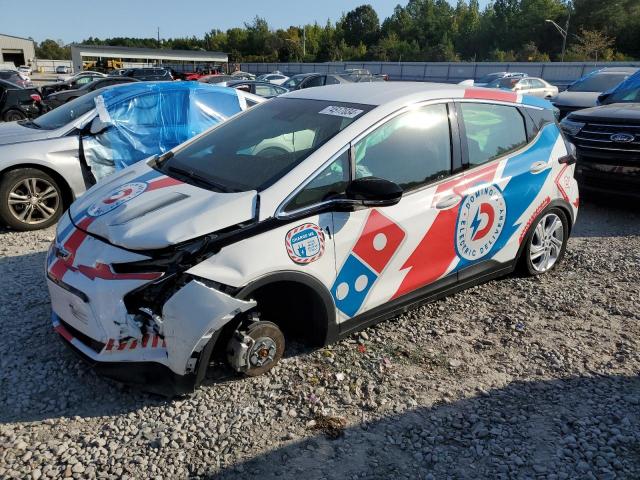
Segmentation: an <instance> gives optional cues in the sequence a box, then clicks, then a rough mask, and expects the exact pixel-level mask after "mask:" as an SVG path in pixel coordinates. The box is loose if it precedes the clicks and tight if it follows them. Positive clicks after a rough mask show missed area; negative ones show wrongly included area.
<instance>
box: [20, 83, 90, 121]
mask: <svg viewBox="0 0 640 480" xmlns="http://www.w3.org/2000/svg"><path fill="white" fill-rule="evenodd" d="M98 95H100V91H99V90H96V91H95V92H92V93H88V94H86V95H83V96H81V97H78V98H76V99H75V100H72V101H70V102H69V103H65V104H64V105H60V106H59V107H58V108H56V109H54V110H51V111H50V112H49V113H45V114H44V115H42V116H41V117H38V118H37V119H36V120H34V121H33V122H31V123H32V125H33V126H35V127H36V128H42V129H43V130H55V129H56V128H61V127H64V126H65V125H67V124H68V123H70V122H73V121H74V120H77V119H78V118H80V117H81V116H82V115H84V114H85V113H87V112H88V111H89V110H91V109H93V108H95V107H96V104H95V102H94V101H93V99H94V98H95V97H97V96H98Z"/></svg>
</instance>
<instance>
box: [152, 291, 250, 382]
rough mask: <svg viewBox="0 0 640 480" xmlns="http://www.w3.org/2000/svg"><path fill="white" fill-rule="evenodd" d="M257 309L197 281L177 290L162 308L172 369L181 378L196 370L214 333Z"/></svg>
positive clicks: (248, 302)
mask: <svg viewBox="0 0 640 480" xmlns="http://www.w3.org/2000/svg"><path fill="white" fill-rule="evenodd" d="M255 306H256V302H254V301H251V300H249V301H244V300H239V299H237V298H233V297H231V296H229V295H227V294H225V293H222V292H221V291H219V290H216V289H215V288H212V287H208V286H207V285H205V284H204V283H202V282H200V281H198V280H191V281H190V282H189V283H187V284H186V285H185V286H184V287H182V288H181V289H180V290H178V291H177V292H176V293H175V294H174V295H173V296H172V297H171V298H170V299H169V300H168V301H167V303H165V304H164V307H163V308H162V321H163V327H162V328H163V333H164V338H165V341H166V343H167V355H168V366H169V368H170V369H171V370H172V371H174V372H175V373H177V374H179V375H185V374H187V373H191V372H193V371H194V370H195V367H196V362H197V358H192V357H193V354H194V353H199V352H201V351H202V350H203V349H204V347H205V345H206V344H207V342H209V340H210V339H211V337H212V336H213V335H214V333H215V332H216V331H218V330H220V329H221V328H222V327H223V326H224V325H225V324H226V323H227V322H229V321H230V320H232V319H233V318H234V317H236V316H237V315H238V314H240V313H242V312H246V311H247V310H249V309H250V308H253V307H255Z"/></svg>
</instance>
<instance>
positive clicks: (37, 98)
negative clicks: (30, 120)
mask: <svg viewBox="0 0 640 480" xmlns="http://www.w3.org/2000/svg"><path fill="white" fill-rule="evenodd" d="M29 96H30V97H31V100H33V101H34V102H36V103H40V102H41V101H42V97H41V96H40V95H38V94H37V93H32V94H31V95H29Z"/></svg>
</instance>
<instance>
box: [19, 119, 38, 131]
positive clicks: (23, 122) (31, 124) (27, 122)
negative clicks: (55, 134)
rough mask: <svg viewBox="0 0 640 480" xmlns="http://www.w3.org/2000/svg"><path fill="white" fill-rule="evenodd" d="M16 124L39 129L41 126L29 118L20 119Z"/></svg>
mask: <svg viewBox="0 0 640 480" xmlns="http://www.w3.org/2000/svg"><path fill="white" fill-rule="evenodd" d="M18 124H19V125H22V126H23V127H27V128H37V129H41V128H42V127H41V126H40V125H38V124H37V123H36V122H33V121H31V120H21V121H19V122H18Z"/></svg>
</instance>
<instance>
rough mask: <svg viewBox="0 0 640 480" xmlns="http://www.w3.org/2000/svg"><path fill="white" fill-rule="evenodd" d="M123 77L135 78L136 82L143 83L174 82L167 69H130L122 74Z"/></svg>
mask: <svg viewBox="0 0 640 480" xmlns="http://www.w3.org/2000/svg"><path fill="white" fill-rule="evenodd" d="M122 75H123V76H124V77H131V78H135V79H136V80H141V81H143V82H147V81H152V82H162V81H167V82H169V81H171V80H173V77H172V76H171V72H170V71H169V70H168V69H166V68H129V69H127V70H125V71H124V72H122Z"/></svg>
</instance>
